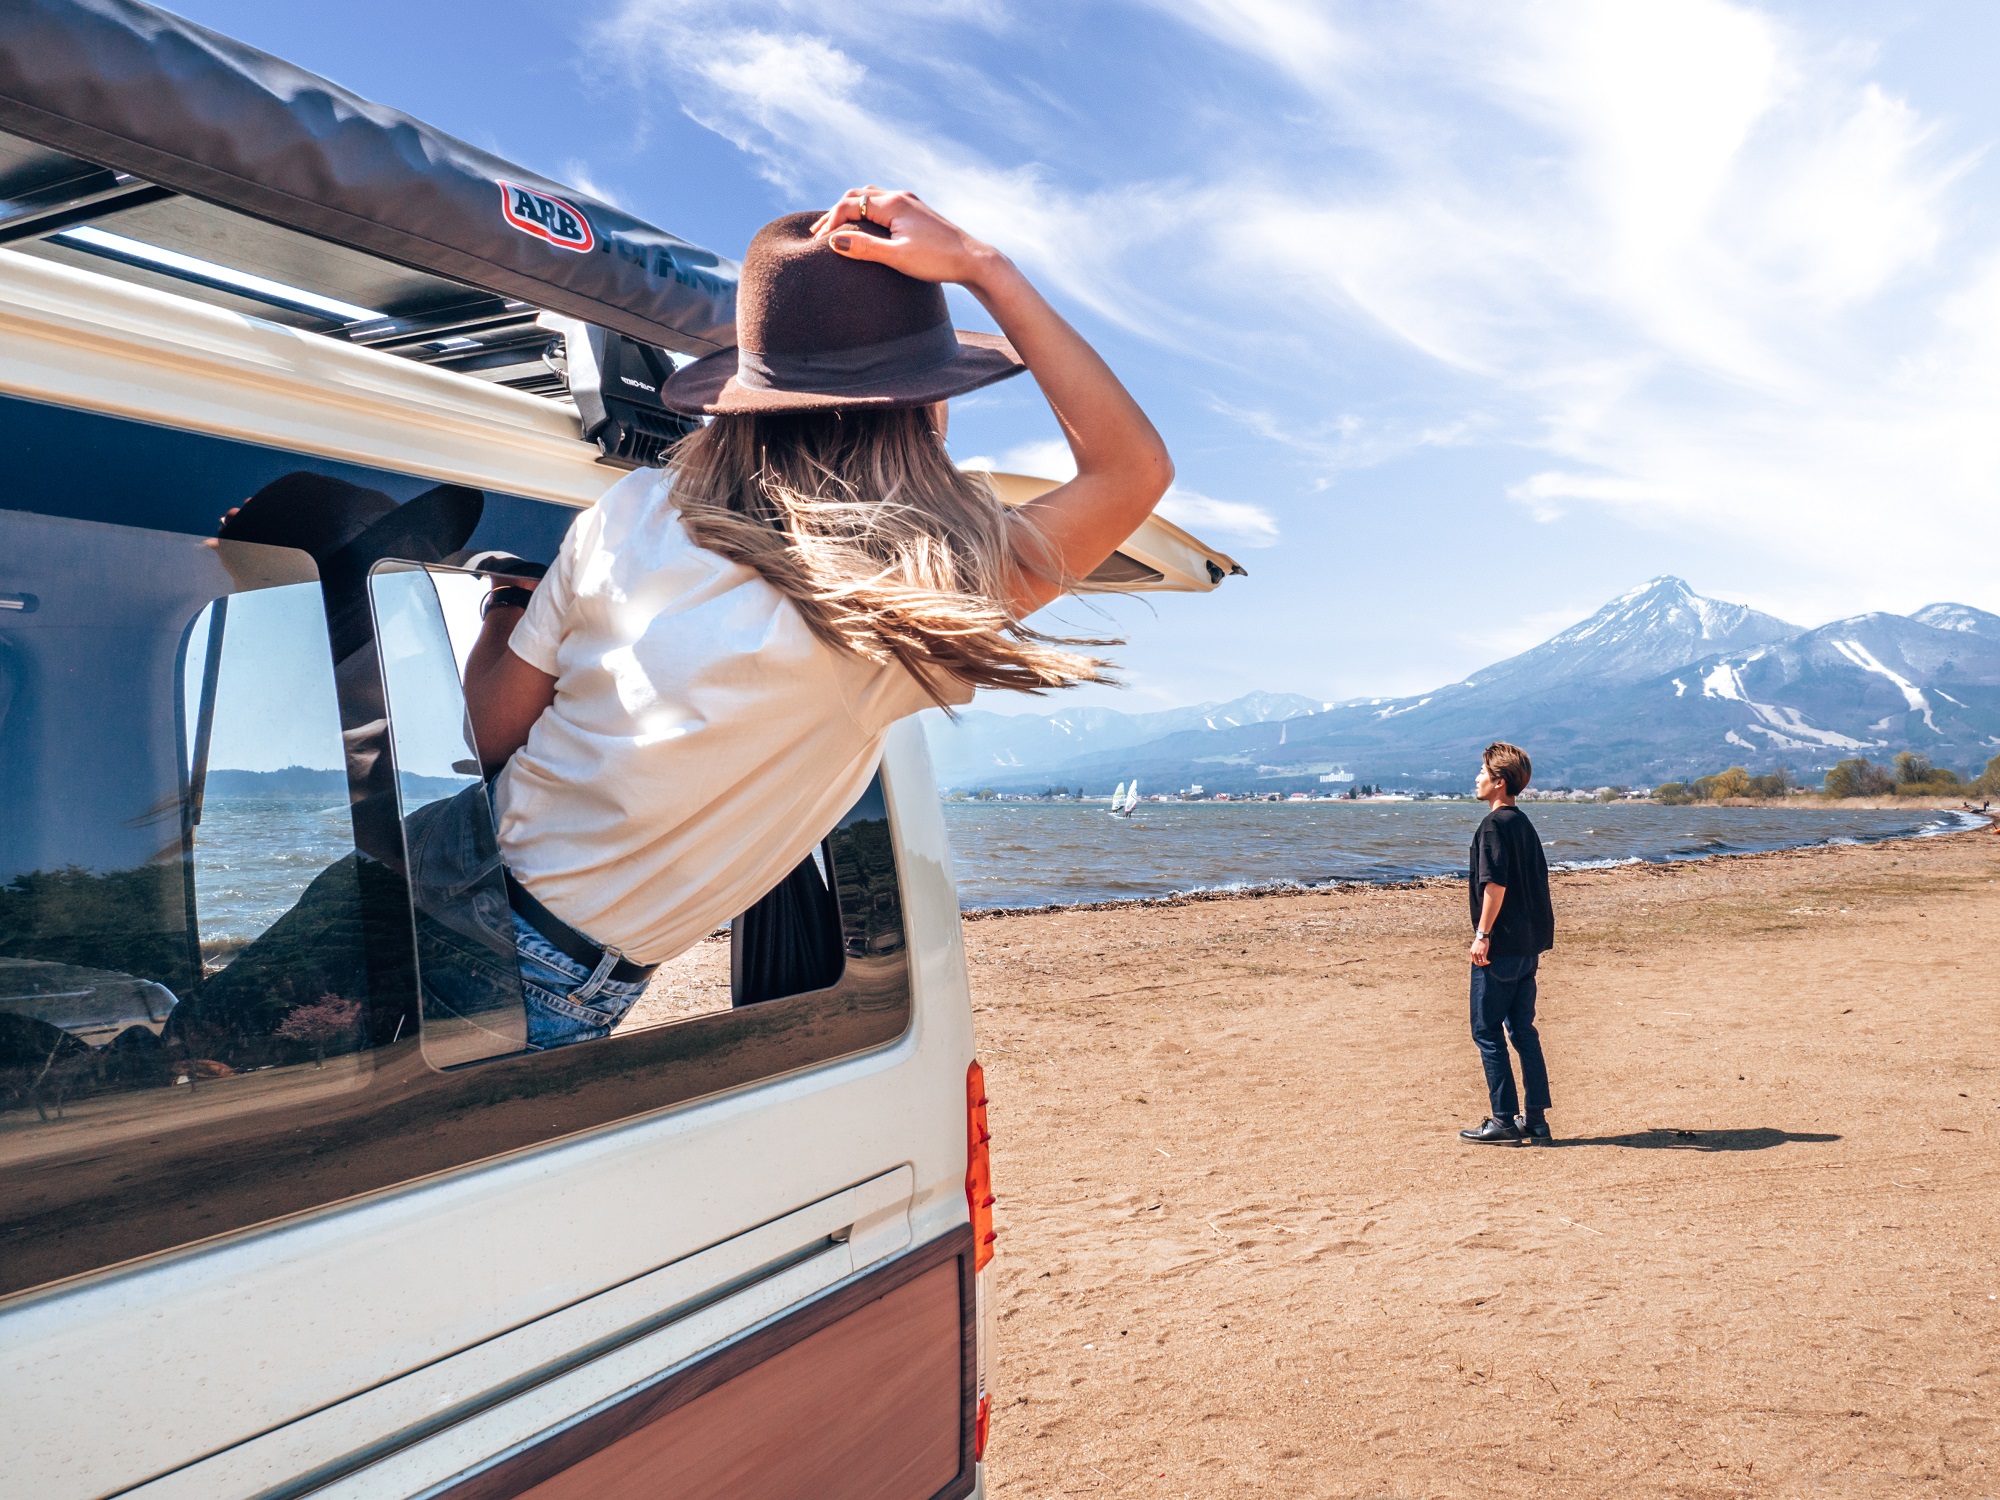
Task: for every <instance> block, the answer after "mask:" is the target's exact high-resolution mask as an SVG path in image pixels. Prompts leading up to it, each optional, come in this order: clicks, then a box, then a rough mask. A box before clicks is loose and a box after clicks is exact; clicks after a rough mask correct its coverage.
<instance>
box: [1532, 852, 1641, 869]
mask: <svg viewBox="0 0 2000 1500" xmlns="http://www.w3.org/2000/svg"><path fill="white" fill-rule="evenodd" d="M1645 863H1646V861H1645V860H1643V859H1641V858H1640V857H1639V856H1638V855H1636V854H1627V855H1625V856H1624V857H1623V858H1618V857H1616V856H1611V855H1607V856H1606V857H1604V858H1603V859H1559V860H1557V861H1556V862H1555V863H1554V864H1552V865H1550V866H1549V868H1550V869H1551V870H1616V869H1620V868H1622V867H1623V866H1625V865H1643V864H1645Z"/></svg>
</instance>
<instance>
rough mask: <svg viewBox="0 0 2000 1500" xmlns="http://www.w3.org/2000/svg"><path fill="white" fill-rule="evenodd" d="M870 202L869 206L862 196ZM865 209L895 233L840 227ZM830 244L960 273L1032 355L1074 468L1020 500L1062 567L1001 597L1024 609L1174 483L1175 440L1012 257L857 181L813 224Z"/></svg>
mask: <svg viewBox="0 0 2000 1500" xmlns="http://www.w3.org/2000/svg"><path fill="white" fill-rule="evenodd" d="M864 200H865V202H866V205H867V212H866V213H865V214H864V213H863V212H862V205H863V202H864ZM864 218H865V219H867V220H869V221H871V222H873V223H875V224H879V225H882V226H883V227H885V228H887V229H888V231H889V237H888V238H887V239H880V238H877V237H876V236H874V235H871V234H859V233H854V232H851V231H850V232H849V233H846V234H842V233H841V232H840V230H841V227H842V226H843V225H847V224H852V223H856V222H859V221H860V220H862V219H864ZM814 232H815V233H817V234H824V235H828V236H830V237H831V238H830V243H831V244H832V246H833V248H834V249H835V250H836V251H838V252H839V253H840V254H842V255H847V256H851V257H853V258H854V259H856V260H873V261H880V262H881V263H882V264H883V265H886V266H889V267H891V268H893V269H895V270H898V271H901V272H902V273H903V274H904V275H906V276H914V277H915V278H917V279H918V280H919V281H938V282H954V283H956V284H957V285H959V286H962V287H964V288H965V289H966V290H967V291H969V292H971V293H972V295H973V296H975V297H977V298H978V299H979V301H980V304H981V305H982V306H984V307H985V309H986V310H987V311H988V312H989V313H991V314H992V315H993V321H994V322H996V323H998V324H999V325H1000V331H1001V332H1002V333H1003V334H1005V335H1006V336H1007V340H1008V342H1009V343H1011V344H1013V346H1014V348H1015V350H1016V352H1017V353H1019V354H1020V356H1021V358H1022V359H1023V360H1024V361H1026V363H1027V366H1028V369H1029V371H1030V372H1031V373H1032V374H1033V375H1034V377H1035V382H1036V384H1038V385H1039V386H1040V387H1041V388H1042V395H1043V396H1044V397H1046V398H1047V400H1048V403H1049V409H1050V410H1051V411H1053V412H1054V413H1055V418H1056V421H1057V423H1059V424H1060V425H1061V427H1062V431H1063V436H1064V437H1065V438H1066V439H1068V441H1069V449H1070V452H1071V453H1072V454H1074V455H1075V456H1076V478H1074V479H1072V480H1071V481H1070V482H1069V483H1068V484H1065V485H1061V486H1059V487H1057V488H1056V489H1053V490H1050V491H1049V492H1048V493H1047V494H1046V495H1042V496H1039V497H1037V498H1036V499H1034V500H1031V501H1029V502H1028V503H1027V504H1026V505H1024V506H1022V507H1021V514H1022V515H1023V516H1024V517H1026V518H1028V519H1031V520H1032V521H1033V522H1034V523H1035V524H1036V526H1037V527H1038V528H1039V529H1040V531H1041V534H1042V535H1043V536H1044V537H1045V538H1046V539H1047V541H1048V543H1049V547H1050V549H1051V552H1052V554H1053V561H1054V562H1055V564H1056V566H1057V567H1058V568H1059V569H1060V571H1061V574H1062V575H1063V576H1062V577H1050V576H1047V575H1045V574H1042V573H1040V572H1030V571H1027V570H1026V569H1025V568H1024V570H1023V571H1022V572H1021V573H1020V574H1019V575H1018V580H1017V582H1016V584H1015V586H1014V588H1013V589H1012V591H1011V595H1010V597H1009V598H1008V599H1007V600H1006V601H1004V602H1005V603H1006V604H1007V606H1008V608H1009V609H1011V610H1012V611H1013V612H1014V614H1015V616H1016V617H1017V618H1019V617H1024V616H1026V615H1029V614H1031V613H1033V612H1034V611H1035V610H1037V609H1040V608H1041V607H1042V606H1043V605H1044V604H1047V603H1048V602H1049V601H1050V600H1051V599H1053V598H1055V597H1056V595H1057V594H1059V593H1060V592H1061V591H1062V588H1063V583H1064V580H1065V578H1067V579H1077V578H1082V577H1084V576H1085V575H1087V574H1088V573H1090V572H1091V570H1092V569H1094V568H1096V566H1097V565H1098V564H1099V563H1101V562H1103V561H1104V559H1105V558H1107V557H1109V556H1110V555H1111V553H1112V551H1113V550H1114V549H1115V548H1116V547H1117V546H1118V544H1119V543H1120V542H1122V541H1124V540H1125V539H1126V538H1127V537H1128V536H1130V535H1131V534H1132V533H1133V532H1134V531H1135V530H1137V529H1138V527H1139V525H1140V523H1141V522H1143V521H1144V520H1145V519H1146V517H1147V516H1149V515H1151V514H1152V513H1153V507H1154V506H1156V505H1158V504H1159V503H1160V497H1161V496H1162V495H1164V494H1165V493H1166V492H1167V486H1168V485H1170V484H1172V483H1173V479H1174V464H1173V460H1172V459H1171V458H1169V457H1168V456H1167V445H1166V444H1165V443H1164V442H1162V441H1161V440H1160V435H1159V433H1158V432H1156V431H1155V430H1154V428H1153V424H1152V423H1151V422H1150V421H1148V420H1147V418H1146V414H1145V413H1144V412H1143V411H1141V410H1140V409H1139V403H1138V402H1136V401H1134V400H1133V399H1132V396H1131V393H1130V392H1128V391H1127V390H1126V389H1125V387H1124V386H1123V385H1121V384H1120V383H1119V380H1118V377H1117V376H1116V375H1113V374H1112V373H1111V367H1110V366H1109V365H1107V364H1105V362H1104V361H1103V359H1101V358H1100V357H1099V356H1098V353H1097V351H1096V350H1095V349H1093V348H1091V347H1090V345H1089V344H1087V343H1085V342H1084V339H1083V336H1082V335H1081V334H1079V333H1078V332H1077V331H1076V330H1075V329H1074V328H1072V327H1070V326H1069V324H1068V323H1066V322H1065V321H1063V318H1062V316H1061V314H1059V313H1058V312H1057V311H1056V310H1055V309H1054V308H1053V307H1051V306H1049V304H1048V302H1047V301H1046V300H1045V299H1044V298H1043V296H1042V294H1041V293H1040V292H1038V291H1036V290H1035V289H1034V287H1033V286H1031V285H1030V284H1029V282H1028V278H1027V277H1025V276H1023V275H1022V274H1021V272H1020V271H1019V270H1018V269H1016V268H1015V266H1014V263H1013V262H1012V261H1010V260H1008V259H1007V257H1006V256H1004V255H1002V254H1001V253H1000V252H999V251H997V250H995V249H994V248H993V247H992V246H991V245H988V244H984V243H982V242H981V241H979V240H976V239H974V238H972V236H971V235H969V234H967V233H965V231H964V230H962V229H960V228H958V226H957V225H955V224H953V223H951V222H950V221H949V220H947V219H946V218H944V217H943V216H942V215H940V214H939V213H937V212H936V211H935V210H934V209H932V208H930V207H929V206H928V205H926V204H924V203H923V202H921V201H920V200H919V199H917V198H915V197H913V196H912V195H911V194H909V193H899V192H883V191H882V190H881V189H879V188H872V187H869V188H856V189H855V190H854V191H853V192H850V193H848V194H847V195H846V196H845V197H843V198H842V199H841V200H840V202H838V203H836V204H835V205H834V206H833V208H832V209H830V210H829V211H828V212H827V213H826V214H825V215H824V216H823V217H822V218H821V219H820V221H819V223H818V224H816V225H815V226H814Z"/></svg>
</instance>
